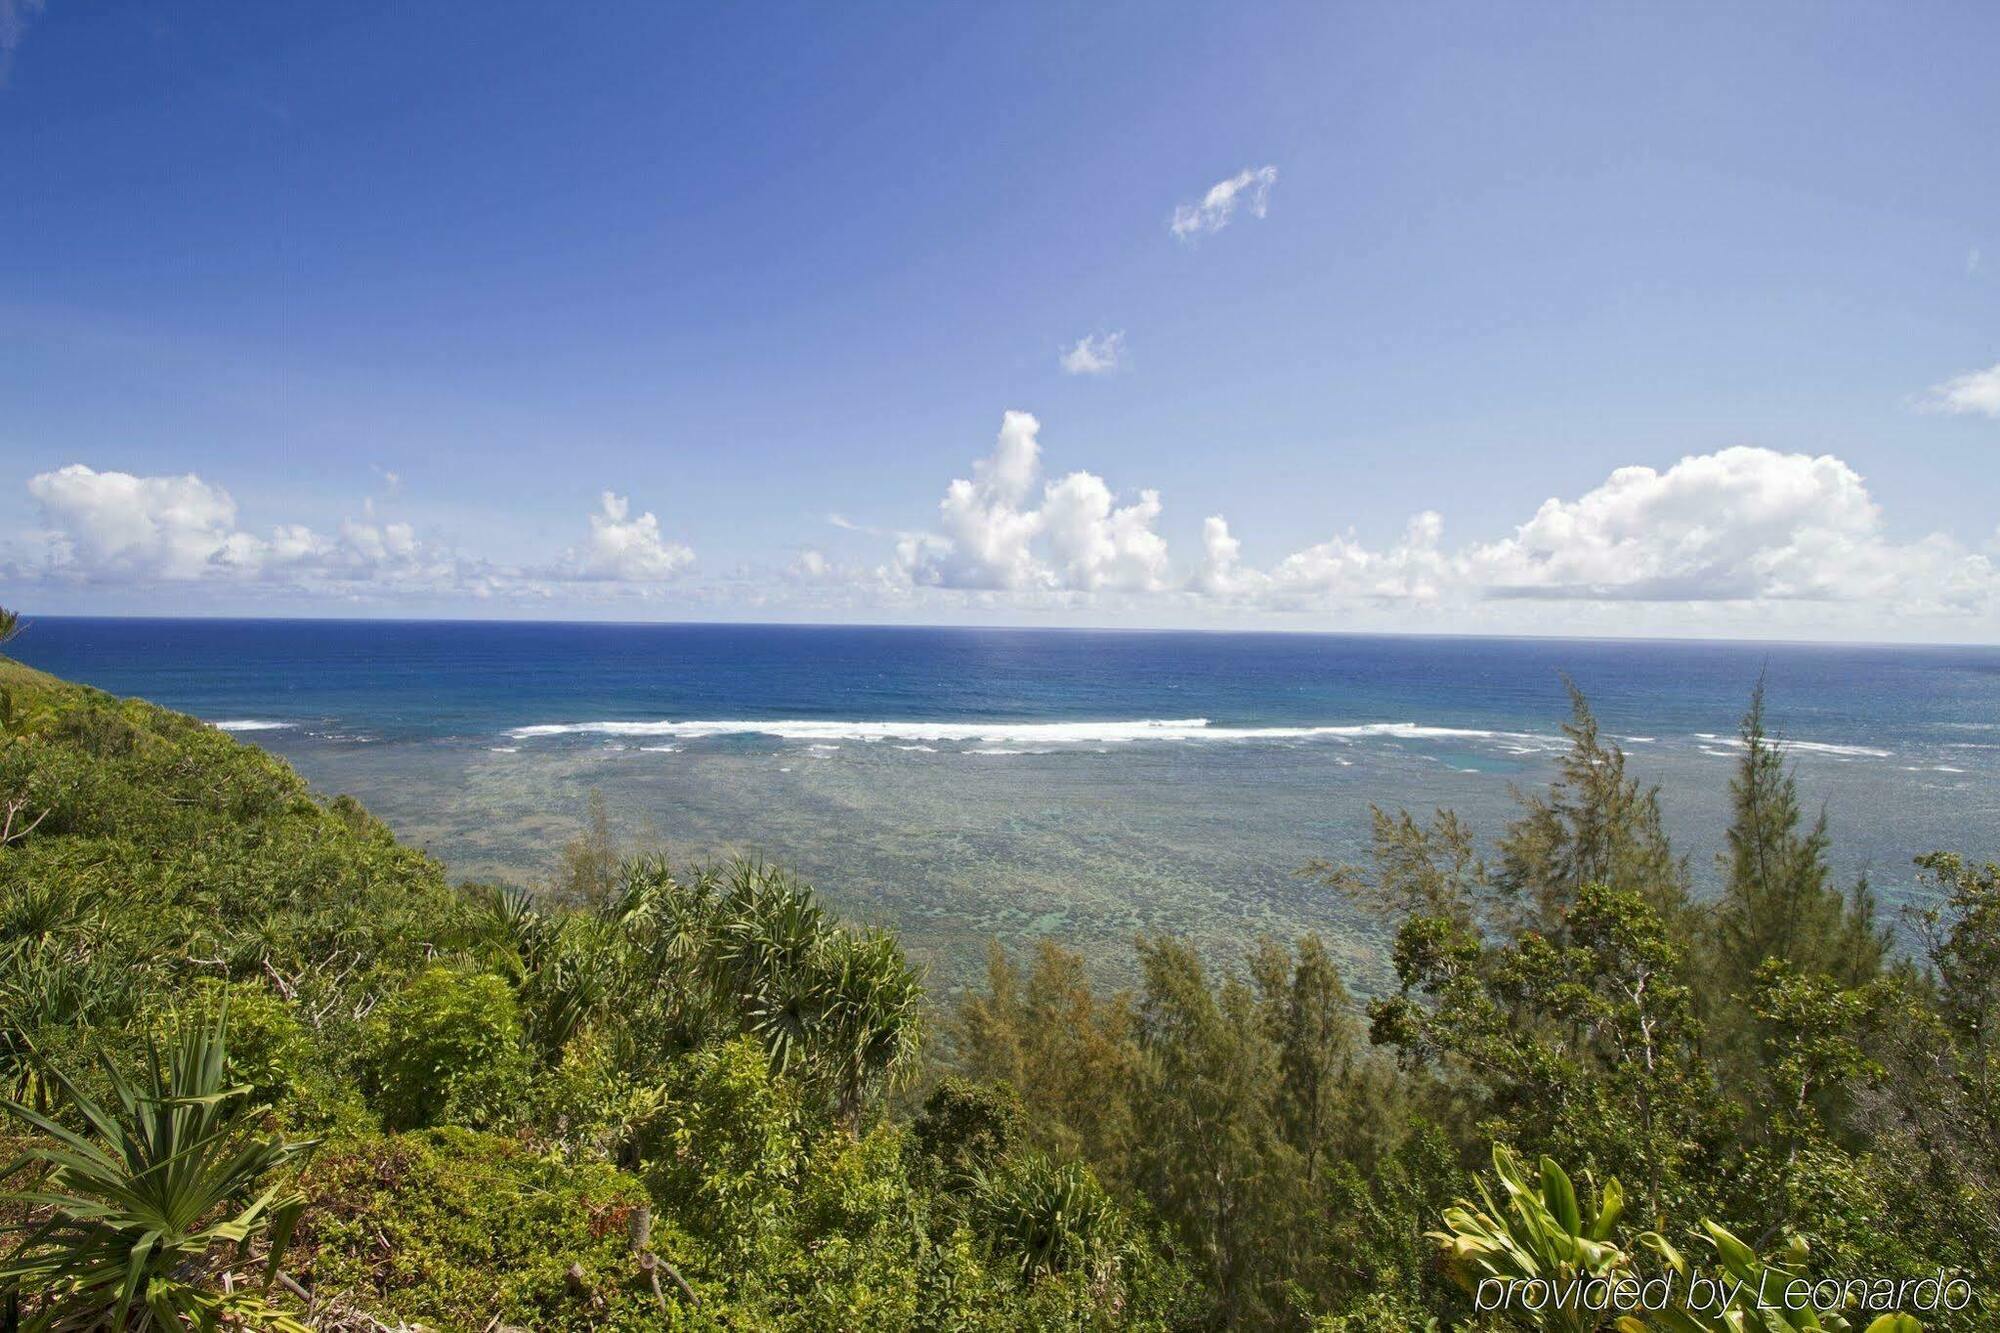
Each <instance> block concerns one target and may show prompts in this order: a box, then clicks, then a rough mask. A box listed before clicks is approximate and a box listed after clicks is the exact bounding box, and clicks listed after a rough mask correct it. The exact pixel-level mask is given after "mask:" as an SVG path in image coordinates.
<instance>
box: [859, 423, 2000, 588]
mask: <svg viewBox="0 0 2000 1333" xmlns="http://www.w3.org/2000/svg"><path fill="white" fill-rule="evenodd" d="M1039 431H1040V423H1039V422H1037V421H1036V420H1035V418H1034V417H1032V416H1030V415H1029V414H1027V413H1025V412H1010V413H1008V414H1007V416H1006V419H1005V421H1004V423H1003V425H1002V428H1001V432H1000V437H999V439H998V441H997V442H996V444H995V446H994V450H993V452H992V453H991V454H990V455H989V456H988V457H987V458H985V459H982V460H981V461H980V462H978V463H977V464H975V465H974V467H973V470H972V476H971V478H969V479H960V480H958V481H955V482H953V483H952V484H951V486H950V487H949V488H948V489H947V491H946V494H945V499H944V501H943V503H942V504H941V506H940V509H939V518H940V522H939V524H938V526H937V528H936V529H935V530H933V531H928V532H918V533H910V534H905V535H903V536H901V537H900V538H899V539H898V542H897V546H896V552H895V557H894V561H893V564H892V565H891V566H889V567H888V569H889V570H890V571H891V572H892V573H893V575H894V576H895V581H896V582H898V583H900V584H901V585H902V586H904V587H907V588H911V589H915V590H917V591H919V592H935V593H942V594H950V593H961V594H966V593H970V594H977V595H980V596H982V597H985V598H988V599H990V598H992V597H1001V598H1005V599H1009V600H1011V601H1013V602H1014V603H1015V604H1017V605H1020V606H1023V607H1027V606H1034V605H1039V604H1044V603H1046V602H1047V600H1048V599H1049V598H1050V597H1051V596H1055V597H1060V598H1065V599H1069V600H1070V601H1072V602H1073V601H1074V599H1075V598H1077V597H1080V596H1087V595H1089V594H1096V593H1114V594H1123V595H1126V598H1127V600H1126V601H1125V602H1124V603H1121V604H1124V605H1131V604H1133V603H1131V602H1130V600H1129V599H1130V597H1135V596H1143V597H1145V598H1148V599H1150V600H1151V601H1153V602H1154V603H1155V604H1158V605H1161V606H1175V605H1178V606H1180V607H1181V608H1182V609H1183V611H1184V612H1186V613H1189V614H1197V615H1198V614H1201V613H1202V608H1209V609H1210V610H1211V611H1215V610H1225V609H1226V610H1229V611H1232V612H1235V613H1242V614H1251V615H1260V614H1267V613H1269V614H1289V613H1336V612H1339V611H1340V610H1341V609H1342V608H1353V609H1365V610H1368V611H1369V612H1370V613H1371V614H1373V613H1378V612H1387V611H1404V612H1411V613H1417V614H1420V615H1423V616H1427V617H1433V620H1432V622H1431V623H1437V622H1436V620H1435V617H1437V616H1447V617H1450V618H1452V619H1454V620H1456V621H1458V622H1460V623H1481V624H1493V623H1502V622H1506V621H1507V620H1508V617H1509V615H1510V613H1509V612H1507V611H1506V610H1505V608H1507V607H1509V606H1522V605H1523V604H1528V603H1535V602H1540V603H1563V604H1567V605H1570V606H1577V605H1580V604H1585V603H1589V604H1595V605H1597V606H1599V607H1602V608H1607V609H1608V608H1612V607H1618V606H1625V607H1628V608H1629V607H1631V606H1633V605H1634V604H1640V603H1645V604H1662V605H1665V604H1671V605H1674V606H1678V607H1681V608H1684V609H1687V610H1688V612H1689V614H1693V609H1694V608H1701V607H1708V608H1717V607H1764V608H1773V609H1775V608H1778V607H1795V608H1808V607H1819V608H1821V610H1820V611H1810V610H1803V609H1802V610H1800V611H1798V612H1797V613H1796V614H1797V616H1798V617H1804V618H1807V619H1809V618H1810V617H1812V616H1816V615H1822V614H1825V613H1826V612H1827V611H1830V610H1832V609H1834V608H1847V609H1851V610H1853V611H1855V612H1856V613H1857V614H1863V615H1877V616H1882V617H1885V618H1890V619H1893V618H1896V617H1904V616H1933V617H1942V618H1948V619H1963V618H1964V617H1965V616H1967V615H1977V614H1985V615H1988V616H1991V615H1993V614H1994V613H1995V612H1996V611H2000V573H1996V570H1995V568H1994V564H1993V560H1992V557H1991V556H1990V555H1988V554H1985V553H1981V552H1977V551H1973V550H1970V549H1968V548H1966V547H1965V546H1963V545H1961V544H1960V543H1958V542H1957V541H1956V540H1954V539H1952V538H1950V537H1948V536H1945V535H1943V534H1934V535H1932V536H1928V537H1924V538H1921V539H1918V540H1913V541H1911V540H1897V539H1895V538H1893V537H1892V536H1891V535H1890V534H1889V533H1888V531H1887V529H1886V528H1885V526H1884V523H1883V520H1882V515H1881V512H1880V509H1879V506H1878V505H1877V504H1876V503H1875V501H1874V499H1873V498H1872V497H1871V496H1870V495H1869V493H1868V489H1867V485H1866V483H1865V482H1864V480H1863V479H1862V477H1861V475H1860V474H1859V473H1858V472H1856V471H1855V470H1854V469H1853V468H1852V467H1850V466H1849V465H1848V464H1846V463H1845V462H1843V461H1842V460H1840V459H1838V458H1835V457H1832V456H1829V455H1821V456H1813V455H1808V454H1798V453H1782V452H1778V451H1776V450H1771V449H1761V448H1752V447H1738V448H1731V449H1723V450H1719V451H1717V452H1714V453H1709V454H1700V455H1692V456H1689V457H1686V458H1683V459H1681V460H1680V461H1678V462H1676V463H1674V464H1673V465H1671V466H1669V467H1666V468H1664V469H1656V468H1653V467H1644V466H1639V467H1625V468H1619V469H1617V470H1615V471H1614V472H1612V473H1611V474H1610V475H1609V476H1608V477H1607V478H1606V479H1605V480H1604V481H1603V482H1601V483H1600V484H1598V485H1596V486H1594V487H1591V488H1590V489H1588V490H1585V491H1584V492H1582V493H1581V494H1579V495H1576V496H1575V497H1574V498H1566V497H1555V498H1551V499H1550V500H1548V501H1546V502H1545V503H1543V504H1542V505H1541V506H1540V507H1539V508H1538V509H1537V510H1536V511H1535V512H1534V513H1533V514H1532V515H1530V516H1529V517H1528V518H1527V519H1526V521H1524V522H1521V523H1519V524H1517V525H1516V526H1515V527H1513V528H1512V530H1511V531H1509V532H1507V533H1506V535H1504V536H1501V537H1499V538H1497V539H1489V540H1484V541H1461V542H1459V543H1453V544H1447V542H1446V540H1445V532H1446V529H1445V523H1444V519H1443V517H1442V516H1441V515H1439V514H1438V513H1436V512H1435V511H1430V510H1425V511H1422V512H1420V513H1417V514H1416V515H1414V516H1413V517H1411V518H1410V519H1409V521H1408V522H1407V523H1406V524H1405V526H1404V527H1403V529H1402V531H1401V533H1400V534H1399V535H1398V536H1396V537H1395V538H1394V539H1392V540H1389V541H1387V542H1380V543H1375V542H1370V541H1367V540H1364V539H1363V538H1362V537H1361V536H1360V535H1358V534H1357V533H1355V532H1354V531H1352V530H1349V531H1347V532H1344V533H1340V534H1337V535H1335V536H1332V537H1329V538H1327V539H1326V540H1324V541H1320V542H1316V543H1314V544H1312V545H1309V546H1306V547H1303V548H1301V549H1297V550H1293V551H1291V552H1290V553H1288V554H1281V555H1278V556H1277V557H1276V558H1274V559H1272V560H1271V561H1270V563H1259V562H1253V561H1251V560H1250V559H1248V558H1246V555H1245V549H1244V542H1243V541H1242V539H1241V538H1240V537H1239V535H1238V534H1237V533H1236V532H1235V531H1234V530H1233V529H1232V528H1231V526H1230V524H1229V521H1228V520H1227V519H1226V518H1225V517H1223V516H1222V515H1219V514H1218V515H1211V516H1210V517H1208V518H1207V519H1206V520H1205V521H1204V523H1203V524H1202V529H1201V542H1200V549H1199V552H1198V553H1196V554H1195V555H1194V557H1193V558H1192V559H1191V560H1185V561H1183V562H1181V563H1179V564H1178V565H1177V564H1176V562H1175V561H1174V560H1173V558H1172V555H1171V552H1170V551H1169V549H1168V544H1167V541H1166V538H1165V537H1164V536H1163V535H1162V534H1161V533H1160V532H1159V531H1158V530H1157V529H1158V522H1159V519H1160V517H1161V514H1162V510H1163V504H1162V501H1161V498H1160V495H1159V494H1158V492H1156V491H1153V490H1140V491H1139V492H1138V493H1137V498H1136V500H1132V501H1130V502H1128V503H1125V504H1122V505H1121V504H1120V503H1118V501H1117V500H1116V498H1115V497H1114V496H1113V493H1112V491H1111V489H1110V487H1109V486H1108V485H1107V484H1106V483H1105V481H1104V480H1103V479H1102V478H1101V477H1098V476H1096V475H1095V474H1093V473H1090V472H1083V471H1077V472H1072V473H1069V474H1068V475H1066V476H1063V477H1060V478H1058V479H1056V480H1053V481H1047V482H1044V481H1042V480H1041V452H1040V444H1039ZM984 604H990V601H989V602H988V603H984ZM1843 613H1844V612H1843ZM1511 614H1512V615H1513V622H1512V623H1519V621H1520V615H1521V614H1523V613H1511ZM1532 614H1535V615H1541V616H1545V615H1547V614H1548V613H1547V612H1546V611H1543V612H1538V613H1532ZM1626 614H1636V613H1626ZM1731 614H1734V613H1731Z"/></svg>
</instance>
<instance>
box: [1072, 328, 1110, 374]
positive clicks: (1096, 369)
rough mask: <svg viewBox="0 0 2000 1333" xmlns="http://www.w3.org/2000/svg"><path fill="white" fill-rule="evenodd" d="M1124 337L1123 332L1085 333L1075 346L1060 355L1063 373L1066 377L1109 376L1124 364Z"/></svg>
mask: <svg viewBox="0 0 2000 1333" xmlns="http://www.w3.org/2000/svg"><path fill="white" fill-rule="evenodd" d="M1124 358H1125V335H1124V333H1123V332H1118V333H1105V334H1095V333H1086V334H1085V335H1084V336H1083V337H1081V338H1078V339H1077V340H1076V346H1074V347H1071V348H1069V349H1068V350H1066V351H1065V352H1064V353H1063V354H1062V368H1063V373H1064V374H1067V375H1109V374H1110V373H1111V372H1112V371H1114V370H1117V369H1118V368H1119V367H1120V366H1121V365H1123V364H1124Z"/></svg>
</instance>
